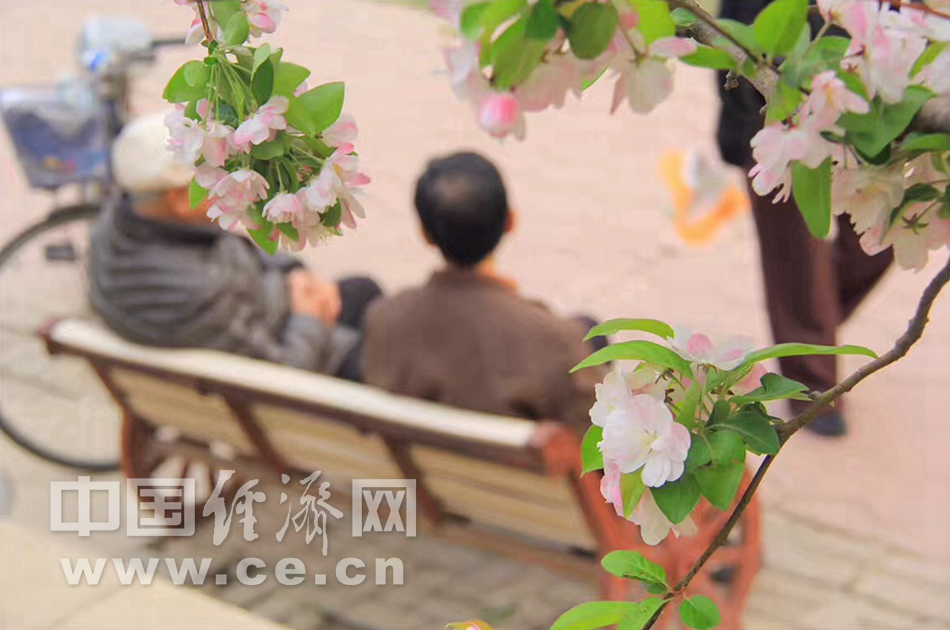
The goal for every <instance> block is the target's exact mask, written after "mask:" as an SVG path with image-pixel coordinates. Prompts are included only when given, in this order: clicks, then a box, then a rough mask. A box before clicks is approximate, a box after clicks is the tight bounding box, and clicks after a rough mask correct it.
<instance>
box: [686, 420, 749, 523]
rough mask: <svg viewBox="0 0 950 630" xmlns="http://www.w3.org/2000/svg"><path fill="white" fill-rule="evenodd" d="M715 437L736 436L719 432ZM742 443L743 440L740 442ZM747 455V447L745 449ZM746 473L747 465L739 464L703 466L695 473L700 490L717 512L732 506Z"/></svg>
mask: <svg viewBox="0 0 950 630" xmlns="http://www.w3.org/2000/svg"><path fill="white" fill-rule="evenodd" d="M713 435H734V434H731V433H729V432H727V431H719V432H717V433H714V434H713ZM739 441H740V443H741V442H742V440H741V439H740V440H739ZM743 454H745V447H743ZM744 472H745V463H744V462H739V463H735V464H730V465H728V466H703V467H702V468H697V469H696V470H694V471H693V476H694V477H696V483H697V484H699V490H700V491H701V492H702V493H703V496H704V497H706V500H707V501H709V503H710V504H711V505H712V506H713V507H714V508H716V509H717V510H722V511H726V510H728V509H729V507H730V506H731V505H732V500H733V499H734V498H735V496H736V492H738V490H739V484H740V483H741V482H742V474H743V473H744Z"/></svg>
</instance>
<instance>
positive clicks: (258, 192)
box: [196, 169, 268, 230]
mask: <svg viewBox="0 0 950 630" xmlns="http://www.w3.org/2000/svg"><path fill="white" fill-rule="evenodd" d="M222 172H223V171H221V170H220V169H218V170H205V171H203V172H202V173H201V179H200V180H196V181H198V184H199V185H201V186H203V187H204V182H210V181H214V180H217V181H216V183H214V185H213V187H212V188H211V189H210V193H209V194H208V198H209V199H210V200H211V201H212V205H211V207H210V208H209V209H208V218H210V219H212V220H214V219H217V220H218V223H219V224H220V225H221V227H223V228H224V229H226V230H230V229H231V228H233V227H234V225H235V224H237V222H238V221H243V222H244V223H245V225H247V224H248V222H249V219H248V217H247V209H248V207H250V206H251V204H254V203H256V202H258V201H261V200H262V199H266V198H267V188H268V183H267V180H266V179H264V178H263V177H262V176H261V175H260V174H259V173H256V172H254V171H249V170H246V169H241V170H237V171H234V172H233V173H225V174H224V176H221V173H222ZM248 227H255V226H253V225H249V226H248Z"/></svg>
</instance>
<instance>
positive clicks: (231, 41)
mask: <svg viewBox="0 0 950 630" xmlns="http://www.w3.org/2000/svg"><path fill="white" fill-rule="evenodd" d="M223 30H224V43H226V44H228V45H229V46H240V45H241V44H243V43H244V42H246V41H247V38H248V37H250V35H251V25H250V23H249V22H248V21H247V16H246V15H244V12H243V11H241V12H240V13H235V14H234V15H232V16H231V17H229V18H228V21H227V22H226V23H225V24H224V29H223Z"/></svg>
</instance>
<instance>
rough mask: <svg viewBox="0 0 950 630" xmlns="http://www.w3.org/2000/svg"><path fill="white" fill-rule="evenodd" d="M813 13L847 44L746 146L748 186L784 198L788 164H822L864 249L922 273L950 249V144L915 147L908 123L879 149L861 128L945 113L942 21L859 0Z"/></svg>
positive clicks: (830, 3)
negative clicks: (927, 109)
mask: <svg viewBox="0 0 950 630" xmlns="http://www.w3.org/2000/svg"><path fill="white" fill-rule="evenodd" d="M818 7H819V10H820V11H821V14H822V15H823V16H824V18H825V20H826V21H827V23H828V24H834V25H836V26H838V27H840V28H843V29H844V30H845V31H847V33H848V34H849V35H850V37H851V38H850V40H849V41H848V44H847V48H846V49H844V51H843V54H842V55H841V58H840V61H839V62H838V65H837V67H831V68H829V69H828V70H825V71H823V72H821V73H819V74H816V75H815V76H814V77H813V78H812V79H811V85H810V86H807V87H808V88H809V90H808V95H807V97H805V98H804V99H803V103H802V105H801V106H800V107H799V108H798V110H797V111H796V112H795V113H794V114H793V115H791V116H789V118H788V119H786V120H780V121H776V122H773V123H772V124H770V125H768V126H767V127H766V128H765V129H763V130H762V131H761V132H759V134H758V135H757V136H756V137H755V139H754V140H753V142H752V146H753V157H754V158H755V160H756V165H755V167H754V168H753V169H752V171H751V172H750V176H751V177H753V188H754V189H755V191H756V192H757V193H758V194H760V195H766V194H769V193H771V192H773V191H777V193H778V194H777V196H776V201H779V200H784V199H787V198H788V196H789V194H790V193H791V188H792V164H793V163H796V162H797V163H799V164H801V165H803V166H805V167H807V168H809V169H818V168H819V167H821V166H822V165H823V164H824V163H825V162H826V161H828V163H829V164H831V169H830V180H831V189H832V192H831V208H832V211H833V213H834V214H839V215H840V214H847V215H849V217H850V220H851V222H852V224H853V225H854V227H855V229H856V231H857V232H858V233H859V234H860V235H861V244H862V246H863V248H864V249H865V251H866V252H867V253H869V254H872V255H873V254H877V253H879V252H882V251H884V250H885V249H887V248H889V247H893V248H894V253H895V257H896V259H897V261H898V264H900V265H901V266H902V267H904V268H907V269H915V270H920V269H922V268H923V267H924V266H925V265H926V264H927V260H928V257H929V252H930V251H931V250H934V249H939V248H943V247H947V246H948V245H950V199H948V198H947V196H946V188H947V182H948V180H950V163H948V158H950V152H948V151H947V149H948V148H950V143H947V142H939V141H937V142H936V143H934V144H931V145H921V146H922V147H923V149H922V150H921V149H914V148H913V147H914V145H913V137H912V136H911V137H908V136H907V134H906V133H905V127H906V126H907V123H909V122H910V119H911V116H905V118H906V122H905V123H904V124H903V125H901V126H900V127H899V128H896V129H894V130H893V131H892V133H890V134H889V136H885V137H884V140H886V142H876V141H875V136H876V134H875V133H869V130H873V129H874V128H875V127H879V128H883V130H884V131H885V132H886V131H888V129H887V122H886V121H885V120H884V116H886V115H890V116H892V117H893V116H895V115H896V116H900V112H906V111H909V112H910V113H911V114H912V113H914V112H916V111H917V109H919V108H920V105H921V104H922V103H923V102H924V101H925V100H928V99H930V98H933V99H935V101H936V102H937V103H942V105H943V106H944V107H950V78H948V77H950V46H948V44H950V20H947V19H943V18H941V17H940V16H937V15H932V14H930V13H927V12H925V11H921V10H918V9H915V8H913V7H909V6H901V7H900V10H899V11H895V10H892V8H891V7H890V6H888V5H887V3H882V4H879V3H877V2H865V1H863V0H819V2H818ZM930 51H936V52H937V54H936V55H933V54H930ZM925 53H927V54H925ZM915 86H919V87H915ZM921 88H925V89H924V90H923V91H921ZM914 90H917V91H914ZM855 115H857V116H855ZM891 136H893V138H891ZM938 136H939V134H938ZM902 138H903V140H904V141H903V142H902V141H901V139H902ZM892 140H894V141H893V143H892ZM921 153H923V155H921ZM797 201H798V202H799V204H800V205H801V204H802V203H803V200H800V199H797Z"/></svg>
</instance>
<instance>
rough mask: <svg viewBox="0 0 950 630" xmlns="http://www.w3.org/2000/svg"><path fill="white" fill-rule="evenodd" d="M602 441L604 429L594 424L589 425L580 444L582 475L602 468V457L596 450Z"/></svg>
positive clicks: (598, 450)
mask: <svg viewBox="0 0 950 630" xmlns="http://www.w3.org/2000/svg"><path fill="white" fill-rule="evenodd" d="M603 439H604V429H603V428H602V427H599V426H597V425H596V424H593V425H591V427H590V428H589V429H587V433H585V434H584V441H583V442H581V463H582V464H583V466H584V469H583V473H584V474H586V473H589V472H591V471H594V470H601V469H602V468H603V467H604V455H603V453H601V452H600V449H599V448H597V445H598V444H600V442H601V441H602V440H603Z"/></svg>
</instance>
